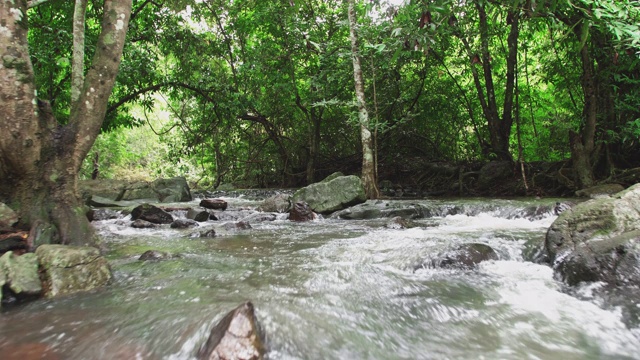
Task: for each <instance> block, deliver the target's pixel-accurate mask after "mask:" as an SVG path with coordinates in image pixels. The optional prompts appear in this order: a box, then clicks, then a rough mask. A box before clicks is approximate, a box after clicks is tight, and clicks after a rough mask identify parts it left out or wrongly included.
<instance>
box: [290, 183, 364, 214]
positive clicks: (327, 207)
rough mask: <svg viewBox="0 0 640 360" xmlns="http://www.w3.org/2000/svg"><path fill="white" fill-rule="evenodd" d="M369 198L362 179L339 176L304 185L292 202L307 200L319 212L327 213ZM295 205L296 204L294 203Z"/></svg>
mask: <svg viewBox="0 0 640 360" xmlns="http://www.w3.org/2000/svg"><path fill="white" fill-rule="evenodd" d="M366 200H367V196H366V194H365V192H364V185H363V184H362V180H360V178H359V177H357V176H355V175H351V176H339V177H336V178H334V179H332V180H329V181H326V180H325V181H321V182H319V183H315V184H311V185H309V186H307V187H304V188H302V189H300V190H298V191H296V192H295V194H293V197H292V199H291V202H292V203H294V204H295V203H297V202H306V203H307V204H309V206H310V207H311V209H313V211H315V212H317V213H321V214H327V213H331V212H334V211H337V210H342V209H344V208H347V207H349V206H352V205H356V204H360V203H363V202H365V201H366ZM294 206H295V205H294Z"/></svg>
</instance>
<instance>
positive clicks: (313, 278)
mask: <svg viewBox="0 0 640 360" xmlns="http://www.w3.org/2000/svg"><path fill="white" fill-rule="evenodd" d="M225 200H227V201H228V202H229V204H230V209H233V208H244V209H250V208H253V207H255V206H256V205H257V204H258V202H257V200H250V199H244V198H226V199H225ZM409 203H411V204H412V205H416V204H417V205H420V206H422V207H423V208H425V209H426V208H428V209H440V211H439V213H438V211H435V212H433V213H435V215H434V214H431V216H430V217H426V218H416V219H414V220H413V221H414V224H415V225H417V226H416V227H412V228H406V229H396V228H393V227H388V226H385V224H388V220H386V219H373V220H344V219H337V218H331V217H329V218H323V219H318V220H315V221H312V222H305V223H294V222H290V221H287V220H286V219H285V218H284V216H282V215H281V216H279V218H278V219H277V220H275V221H267V222H256V223H252V224H251V225H252V227H253V228H252V229H250V230H241V231H238V232H231V233H229V234H226V235H222V236H218V237H215V238H201V237H193V236H192V234H193V233H196V232H197V230H193V229H191V230H175V229H170V228H168V227H163V228H160V229H145V230H140V229H133V228H131V227H129V226H128V223H127V221H126V218H125V219H120V220H106V221H100V222H96V223H95V225H96V227H97V229H98V231H99V233H100V234H101V235H102V237H103V238H104V239H105V244H106V246H107V248H108V249H109V250H108V252H107V254H106V257H107V258H108V260H109V261H110V263H111V266H112V270H113V273H114V281H113V282H112V284H111V285H110V286H108V287H107V288H104V289H101V290H99V291H95V292H91V293H86V294H78V295H74V296H70V297H65V298H61V299H55V300H38V301H35V302H31V303H28V304H25V305H20V306H16V307H13V308H10V309H8V310H3V312H2V313H0V349H7V348H11V347H14V348H15V347H16V346H20V345H21V344H46V346H47V348H48V349H49V350H50V352H49V354H50V355H52V357H51V358H60V359H171V360H179V359H192V358H193V355H194V354H195V352H196V351H197V349H198V347H199V346H200V345H201V344H202V343H203V342H204V341H205V340H206V337H207V335H208V331H209V329H210V328H211V327H212V326H213V324H214V323H215V322H216V321H217V320H219V319H220V318H221V317H222V316H223V315H224V314H225V313H226V312H228V311H230V310H231V309H233V308H234V307H235V306H237V305H239V304H240V303H241V302H243V301H246V300H251V301H252V302H253V304H254V306H255V308H256V313H257V317H258V319H259V321H260V323H261V326H262V328H263V331H264V333H265V334H266V340H267V344H268V348H269V353H268V356H269V358H270V359H563V360H569V359H639V358H640V329H638V328H628V327H627V326H625V324H624V323H623V321H622V315H621V311H620V309H618V308H615V307H608V306H604V305H603V303H602V300H601V299H599V298H598V296H596V295H594V294H595V292H594V290H596V289H597V288H598V287H599V286H601V284H590V285H585V286H582V287H580V288H578V289H577V290H575V291H573V293H574V295H575V294H577V295H578V296H572V295H568V293H567V291H566V289H565V288H564V286H563V284H562V283H560V282H558V281H556V280H554V278H553V271H552V270H551V269H550V268H549V267H547V266H543V265H537V264H534V263H530V262H525V261H524V260H523V256H522V251H523V249H524V246H525V242H526V241H528V240H531V239H540V238H543V237H544V234H545V232H546V229H547V228H548V227H549V225H550V224H551V223H552V222H553V220H554V219H555V215H554V214H553V212H552V211H549V209H550V208H551V207H552V205H553V203H554V200H553V199H543V200H531V199H528V200H480V199H467V200H450V201H446V200H419V201H411V202H410V201H407V200H402V201H400V200H397V201H388V202H386V204H385V205H387V206H389V205H390V206H396V205H403V204H409ZM191 205H194V206H195V205H197V202H194V203H193V204H191ZM181 206H184V204H183V205H181ZM532 208H534V209H537V210H536V211H531V209H532ZM443 209H448V210H446V211H443ZM451 209H455V211H452V210H451ZM545 209H546V210H545ZM209 223H210V224H209V225H208V226H212V225H213V224H215V222H209ZM472 242H473V243H477V242H479V243H484V244H488V245H490V246H491V247H493V248H494V249H495V250H496V251H497V252H498V254H499V256H500V260H497V261H488V262H483V263H481V264H480V265H479V266H478V267H477V269H475V270H455V269H436V268H430V267H420V266H416V265H418V264H420V263H422V262H424V261H425V260H428V259H431V258H433V256H434V255H435V254H437V253H439V252H442V251H445V250H447V249H450V248H452V247H455V246H456V245H459V244H464V243H472ZM149 249H155V250H160V251H166V252H168V253H170V254H173V255H174V257H173V258H171V259H169V260H164V261H155V262H154V261H139V260H137V258H138V257H139V256H140V254H142V253H143V252H144V251H146V250H149ZM636 306H638V305H636ZM25 346H28V345H25ZM5 354H6V353H5ZM55 356H57V357H55ZM2 357H3V356H2V354H1V353H0V358H2Z"/></svg>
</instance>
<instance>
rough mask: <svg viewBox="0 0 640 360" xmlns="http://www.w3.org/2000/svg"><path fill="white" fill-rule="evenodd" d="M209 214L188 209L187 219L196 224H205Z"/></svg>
mask: <svg viewBox="0 0 640 360" xmlns="http://www.w3.org/2000/svg"><path fill="white" fill-rule="evenodd" d="M209 216H210V215H209V212H208V211H205V210H196V209H193V208H190V209H189V210H187V219H191V220H195V221H197V222H205V221H207V220H209Z"/></svg>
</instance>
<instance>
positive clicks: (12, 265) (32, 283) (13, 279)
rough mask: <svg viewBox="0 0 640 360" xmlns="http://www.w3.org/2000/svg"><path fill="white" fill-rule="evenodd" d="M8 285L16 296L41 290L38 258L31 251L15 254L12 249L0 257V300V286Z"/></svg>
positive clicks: (30, 294) (0, 287)
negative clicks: (19, 254) (20, 254)
mask: <svg viewBox="0 0 640 360" xmlns="http://www.w3.org/2000/svg"><path fill="white" fill-rule="evenodd" d="M5 284H6V285H8V286H9V288H10V289H11V291H13V293H14V294H16V295H18V296H34V295H39V294H40V293H41V292H42V283H41V282H40V277H39V275H38V258H37V257H36V255H35V254H33V253H28V254H24V255H22V256H16V255H15V254H14V253H13V252H12V251H9V252H6V253H5V254H4V255H2V257H0V301H1V300H2V288H3V286H4V285H5Z"/></svg>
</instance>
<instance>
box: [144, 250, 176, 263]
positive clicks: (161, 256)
mask: <svg viewBox="0 0 640 360" xmlns="http://www.w3.org/2000/svg"><path fill="white" fill-rule="evenodd" d="M169 258H171V255H169V253H166V252H164V251H158V250H147V251H145V252H144V253H142V255H140V257H139V258H138V260H140V261H158V260H167V259H169Z"/></svg>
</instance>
